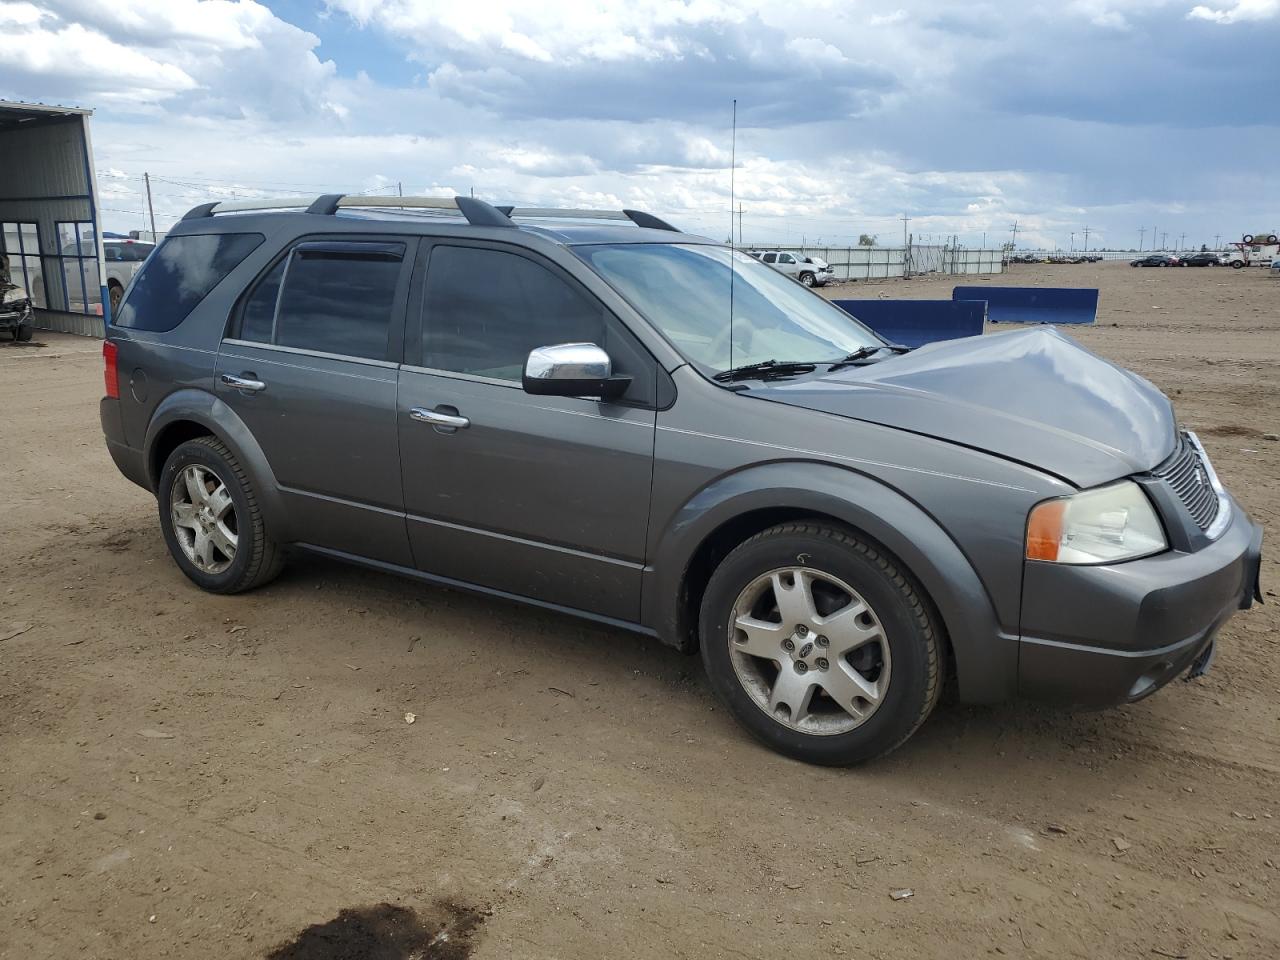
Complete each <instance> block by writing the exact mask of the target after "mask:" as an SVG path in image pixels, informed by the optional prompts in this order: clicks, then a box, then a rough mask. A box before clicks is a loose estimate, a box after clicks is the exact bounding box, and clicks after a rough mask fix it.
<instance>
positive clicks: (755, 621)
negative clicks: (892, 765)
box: [728, 567, 891, 736]
mask: <svg viewBox="0 0 1280 960" xmlns="http://www.w3.org/2000/svg"><path fill="white" fill-rule="evenodd" d="M728 643H729V658H730V660H731V661H732V663H733V669H734V673H735V674H736V675H737V678H738V682H739V683H741V684H742V688H743V689H744V690H745V691H746V693H747V694H748V696H749V697H750V698H751V700H752V702H754V703H755V705H756V706H757V707H759V708H760V709H761V710H762V711H764V712H765V713H766V714H768V715H769V716H770V717H772V718H773V719H774V720H775V721H777V722H778V723H780V724H782V725H783V726H786V727H788V728H790V729H792V730H796V731H798V732H800V733H807V734H815V735H819V736H830V735H836V734H842V733H848V732H849V731H850V730H853V729H854V728H856V727H859V726H861V725H862V724H863V723H865V722H866V721H867V720H868V719H869V718H870V717H871V716H872V714H874V713H875V712H876V710H877V709H878V708H879V707H880V704H882V703H883V702H884V698H885V695H886V694H887V692H888V689H889V681H890V667H891V657H890V652H889V643H888V639H887V638H886V636H885V632H884V627H883V626H882V625H881V623H880V619H879V617H877V616H876V613H875V611H874V610H872V609H871V606H870V605H869V604H868V603H867V602H866V601H865V600H864V599H863V598H862V597H861V596H860V595H859V594H858V593H857V591H855V590H854V589H853V588H852V587H850V586H849V585H848V584H847V583H845V582H844V581H843V580H840V579H839V578H838V577H835V576H833V575H831V574H829V573H825V572H823V571H821V570H817V569H814V568H812V567H786V568H782V569H778V570H772V571H770V572H768V573H765V574H763V575H761V576H759V577H757V578H756V579H754V580H753V581H751V583H749V584H748V585H747V586H746V588H745V589H744V590H743V591H742V592H741V593H740V594H739V595H738V599H737V601H736V602H735V603H734V606H733V612H732V615H731V617H730V622H729V636H728Z"/></svg>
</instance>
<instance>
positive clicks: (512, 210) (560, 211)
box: [497, 206, 680, 233]
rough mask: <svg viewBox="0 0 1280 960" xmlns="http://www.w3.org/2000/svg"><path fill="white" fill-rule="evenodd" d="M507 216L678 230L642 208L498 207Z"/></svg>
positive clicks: (676, 231)
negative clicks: (618, 222) (619, 222)
mask: <svg viewBox="0 0 1280 960" xmlns="http://www.w3.org/2000/svg"><path fill="white" fill-rule="evenodd" d="M497 209H498V210H500V211H502V212H503V213H505V214H506V215H507V216H508V217H512V218H515V217H524V218H527V219H538V220H542V219H556V220H559V219H565V220H630V221H631V222H632V223H634V224H635V225H636V226H638V227H649V228H651V229H653V230H670V231H671V232H672V233H679V232H680V231H679V230H677V229H676V228H675V227H673V226H672V225H671V224H669V223H667V221H665V220H661V219H659V218H658V217H655V216H654V215H653V214H651V213H645V212H644V211H643V210H575V209H566V208H563V207H511V206H505V207H498V208H497Z"/></svg>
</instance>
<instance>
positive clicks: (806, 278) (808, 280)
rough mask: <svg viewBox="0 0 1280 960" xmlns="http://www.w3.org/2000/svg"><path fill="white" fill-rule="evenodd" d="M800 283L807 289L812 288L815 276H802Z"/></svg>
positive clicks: (803, 274) (806, 274)
mask: <svg viewBox="0 0 1280 960" xmlns="http://www.w3.org/2000/svg"><path fill="white" fill-rule="evenodd" d="M800 282H801V283H803V284H804V285H805V286H806V287H812V286H813V282H814V279H813V274H812V273H808V272H806V273H802V274H800Z"/></svg>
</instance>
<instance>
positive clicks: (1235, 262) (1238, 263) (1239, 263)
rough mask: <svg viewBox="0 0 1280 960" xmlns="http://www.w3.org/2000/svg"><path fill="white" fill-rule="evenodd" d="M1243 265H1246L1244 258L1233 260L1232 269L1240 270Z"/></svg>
mask: <svg viewBox="0 0 1280 960" xmlns="http://www.w3.org/2000/svg"><path fill="white" fill-rule="evenodd" d="M1243 266H1244V261H1243V260H1232V261H1231V269H1232V270H1239V269H1241V268H1242V267H1243Z"/></svg>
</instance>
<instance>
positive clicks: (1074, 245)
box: [1067, 230, 1076, 253]
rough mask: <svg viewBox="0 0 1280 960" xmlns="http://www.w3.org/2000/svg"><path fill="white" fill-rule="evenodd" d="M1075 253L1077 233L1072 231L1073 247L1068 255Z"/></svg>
mask: <svg viewBox="0 0 1280 960" xmlns="http://www.w3.org/2000/svg"><path fill="white" fill-rule="evenodd" d="M1075 252H1076V232H1075V231H1074V230H1072V231H1071V246H1070V247H1069V248H1068V250H1067V253H1075Z"/></svg>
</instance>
